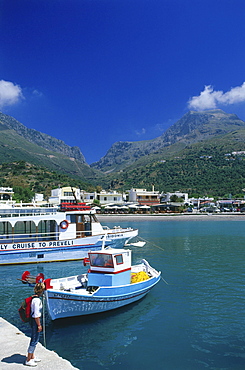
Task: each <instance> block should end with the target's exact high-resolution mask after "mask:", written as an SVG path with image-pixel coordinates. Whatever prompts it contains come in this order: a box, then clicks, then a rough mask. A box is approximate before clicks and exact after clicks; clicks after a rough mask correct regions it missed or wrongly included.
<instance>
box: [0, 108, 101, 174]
mask: <svg viewBox="0 0 245 370" xmlns="http://www.w3.org/2000/svg"><path fill="white" fill-rule="evenodd" d="M14 161H24V162H28V163H31V164H35V165H38V166H42V167H46V168H48V169H50V170H52V171H56V172H59V173H63V174H66V175H68V176H70V177H73V178H80V179H83V180H84V179H86V180H89V181H90V180H91V181H92V180H93V179H96V178H97V174H96V171H95V170H93V169H91V168H90V166H89V165H88V164H86V162H85V160H84V156H83V154H82V153H81V151H80V149H79V148H77V147H69V146H68V145H66V144H65V143H64V142H63V141H61V140H58V139H56V138H53V137H51V136H49V135H46V134H43V133H41V132H39V131H36V130H33V129H28V128H27V127H25V126H24V125H22V124H21V123H20V122H18V121H17V120H15V119H14V118H12V117H10V116H7V115H5V114H3V113H1V114H0V164H2V163H6V162H14Z"/></svg>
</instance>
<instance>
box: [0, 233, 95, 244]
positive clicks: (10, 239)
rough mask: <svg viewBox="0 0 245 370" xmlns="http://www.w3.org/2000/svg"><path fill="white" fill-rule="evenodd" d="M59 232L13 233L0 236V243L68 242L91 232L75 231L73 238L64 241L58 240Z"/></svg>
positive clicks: (89, 234)
mask: <svg viewBox="0 0 245 370" xmlns="http://www.w3.org/2000/svg"><path fill="white" fill-rule="evenodd" d="M60 234H61V233H60V232H59V231H54V232H51V231H49V232H37V233H34V232H33V233H32V232H29V233H20V234H17V233H14V234H0V243H24V242H25V243H29V242H45V241H52V240H57V241H58V240H68V239H74V238H84V237H86V236H91V235H92V230H84V231H77V232H76V236H75V237H74V238H73V237H72V236H69V237H67V238H65V239H63V238H62V239H60V237H59V236H60Z"/></svg>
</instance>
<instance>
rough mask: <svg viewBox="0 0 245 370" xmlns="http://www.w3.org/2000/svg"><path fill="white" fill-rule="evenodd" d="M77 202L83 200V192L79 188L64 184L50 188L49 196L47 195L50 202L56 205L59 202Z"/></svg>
mask: <svg viewBox="0 0 245 370" xmlns="http://www.w3.org/2000/svg"><path fill="white" fill-rule="evenodd" d="M77 202H78V203H79V202H83V192H82V191H81V190H80V189H77V188H73V187H71V186H66V187H64V188H57V189H52V190H51V196H50V197H49V203H50V204H53V205H58V204H61V203H77Z"/></svg>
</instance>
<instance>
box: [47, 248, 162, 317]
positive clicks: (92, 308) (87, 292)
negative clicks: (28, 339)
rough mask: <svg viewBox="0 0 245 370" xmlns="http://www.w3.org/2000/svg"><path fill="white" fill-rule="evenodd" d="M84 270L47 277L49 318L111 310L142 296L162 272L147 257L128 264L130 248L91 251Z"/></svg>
mask: <svg viewBox="0 0 245 370" xmlns="http://www.w3.org/2000/svg"><path fill="white" fill-rule="evenodd" d="M88 255H89V258H88V260H85V262H89V264H90V268H89V270H88V272H87V273H85V274H81V275H76V276H69V277H63V278H59V279H46V280H45V281H44V282H45V285H46V291H45V296H46V302H47V310H48V313H49V315H50V317H51V319H52V320H56V319H61V318H67V317H75V316H81V315H89V314H95V313H99V312H104V311H109V310H113V309H116V308H119V307H122V306H125V305H127V304H129V303H132V302H135V301H138V300H139V299H141V298H143V297H144V296H145V295H146V294H147V293H148V292H149V291H150V290H151V288H153V287H154V285H156V284H157V282H158V281H159V280H160V277H161V273H160V272H158V271H156V270H155V269H154V268H153V267H151V266H150V265H149V263H148V262H147V261H146V260H142V262H141V263H140V264H138V265H134V266H132V265H131V250H128V249H110V248H106V249H102V250H100V251H97V252H90V253H89V254H88Z"/></svg>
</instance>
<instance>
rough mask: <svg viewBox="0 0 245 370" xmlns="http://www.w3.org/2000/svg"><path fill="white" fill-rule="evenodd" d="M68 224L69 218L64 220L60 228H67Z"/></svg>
mask: <svg viewBox="0 0 245 370" xmlns="http://www.w3.org/2000/svg"><path fill="white" fill-rule="evenodd" d="M68 225H69V223H68V221H67V220H63V221H61V223H60V228H61V229H63V230H65V229H67V228H68Z"/></svg>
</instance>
